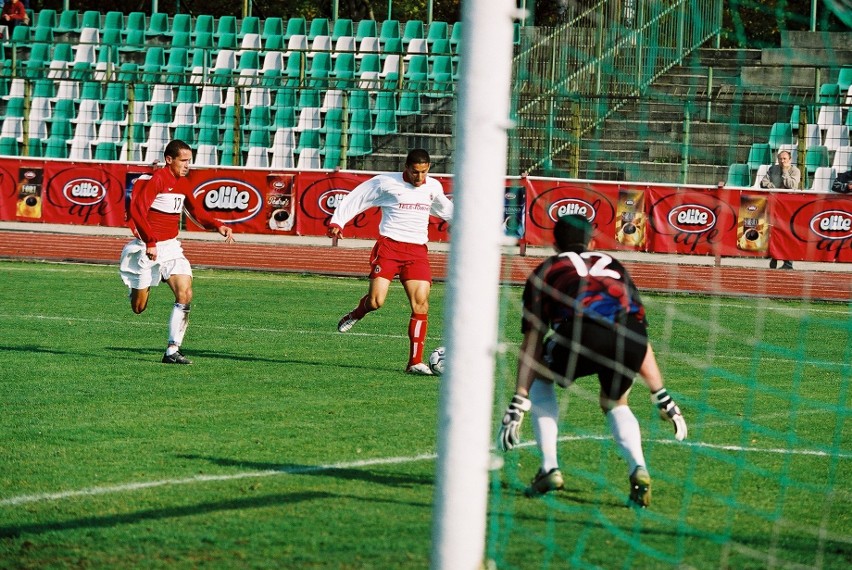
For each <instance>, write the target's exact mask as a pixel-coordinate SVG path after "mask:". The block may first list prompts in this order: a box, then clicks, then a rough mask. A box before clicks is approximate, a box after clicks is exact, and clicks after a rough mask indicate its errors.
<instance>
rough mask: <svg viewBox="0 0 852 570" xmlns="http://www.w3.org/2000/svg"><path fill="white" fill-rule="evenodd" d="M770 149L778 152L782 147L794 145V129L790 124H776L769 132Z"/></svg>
mask: <svg viewBox="0 0 852 570" xmlns="http://www.w3.org/2000/svg"><path fill="white" fill-rule="evenodd" d="M768 143H769V148H771V149H772V151H773V152H777V151H778V149H779V148H780V147H781V145H785V144H793V129H792V127H790V123H774V124H773V125H772V128H771V129H770V131H769V140H768Z"/></svg>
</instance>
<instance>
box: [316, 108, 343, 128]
mask: <svg viewBox="0 0 852 570" xmlns="http://www.w3.org/2000/svg"><path fill="white" fill-rule="evenodd" d="M343 113H344V111H343V108H341V107H337V108H333V109H329V110H327V111H326V112H325V117H324V118H323V122H322V128H321V129H320V131H321V132H323V133H325V134H328V133H332V132H341V133H342V132H343Z"/></svg>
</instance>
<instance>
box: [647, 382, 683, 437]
mask: <svg viewBox="0 0 852 570" xmlns="http://www.w3.org/2000/svg"><path fill="white" fill-rule="evenodd" d="M651 402H653V403H654V405H655V406H657V408H658V409H659V411H660V417H661V418H663V419H664V420H668V421H670V422H672V423H673V424H674V430H675V439H676V440H678V441H683V440H684V439H686V420H684V419H683V414H681V413H680V408H678V407H677V404H675V402H674V400H672V397H671V396H669V393H668V392H666V389H665V388H660V389H659V390H657V391H656V392H654V393H653V394H651Z"/></svg>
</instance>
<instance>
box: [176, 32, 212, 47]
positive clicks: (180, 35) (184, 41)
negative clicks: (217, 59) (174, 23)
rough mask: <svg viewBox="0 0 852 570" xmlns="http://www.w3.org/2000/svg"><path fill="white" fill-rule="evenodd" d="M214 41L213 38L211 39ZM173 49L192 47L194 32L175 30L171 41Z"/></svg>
mask: <svg viewBox="0 0 852 570" xmlns="http://www.w3.org/2000/svg"><path fill="white" fill-rule="evenodd" d="M211 41H212V40H211ZM169 45H170V47H171V49H175V48H184V49H189V48H190V47H192V34H191V33H190V32H174V33H173V34H172V39H171V42H170V44H169Z"/></svg>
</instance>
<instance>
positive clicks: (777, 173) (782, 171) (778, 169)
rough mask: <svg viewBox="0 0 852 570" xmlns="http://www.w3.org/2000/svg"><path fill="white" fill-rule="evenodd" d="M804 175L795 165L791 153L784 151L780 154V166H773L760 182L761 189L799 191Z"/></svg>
mask: <svg viewBox="0 0 852 570" xmlns="http://www.w3.org/2000/svg"><path fill="white" fill-rule="evenodd" d="M801 179H802V173H801V172H800V171H799V169H798V168H796V166H795V165H794V164H793V160H792V157H791V156H790V153H789V152H787V151H786V150H782V151H781V152H779V153H778V164H773V165H772V166H770V167H769V170H768V171H767V172H766V176H764V177H763V180H761V181H760V187H761V188H786V189H788V190H798V188H799V181H800V180H801Z"/></svg>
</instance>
